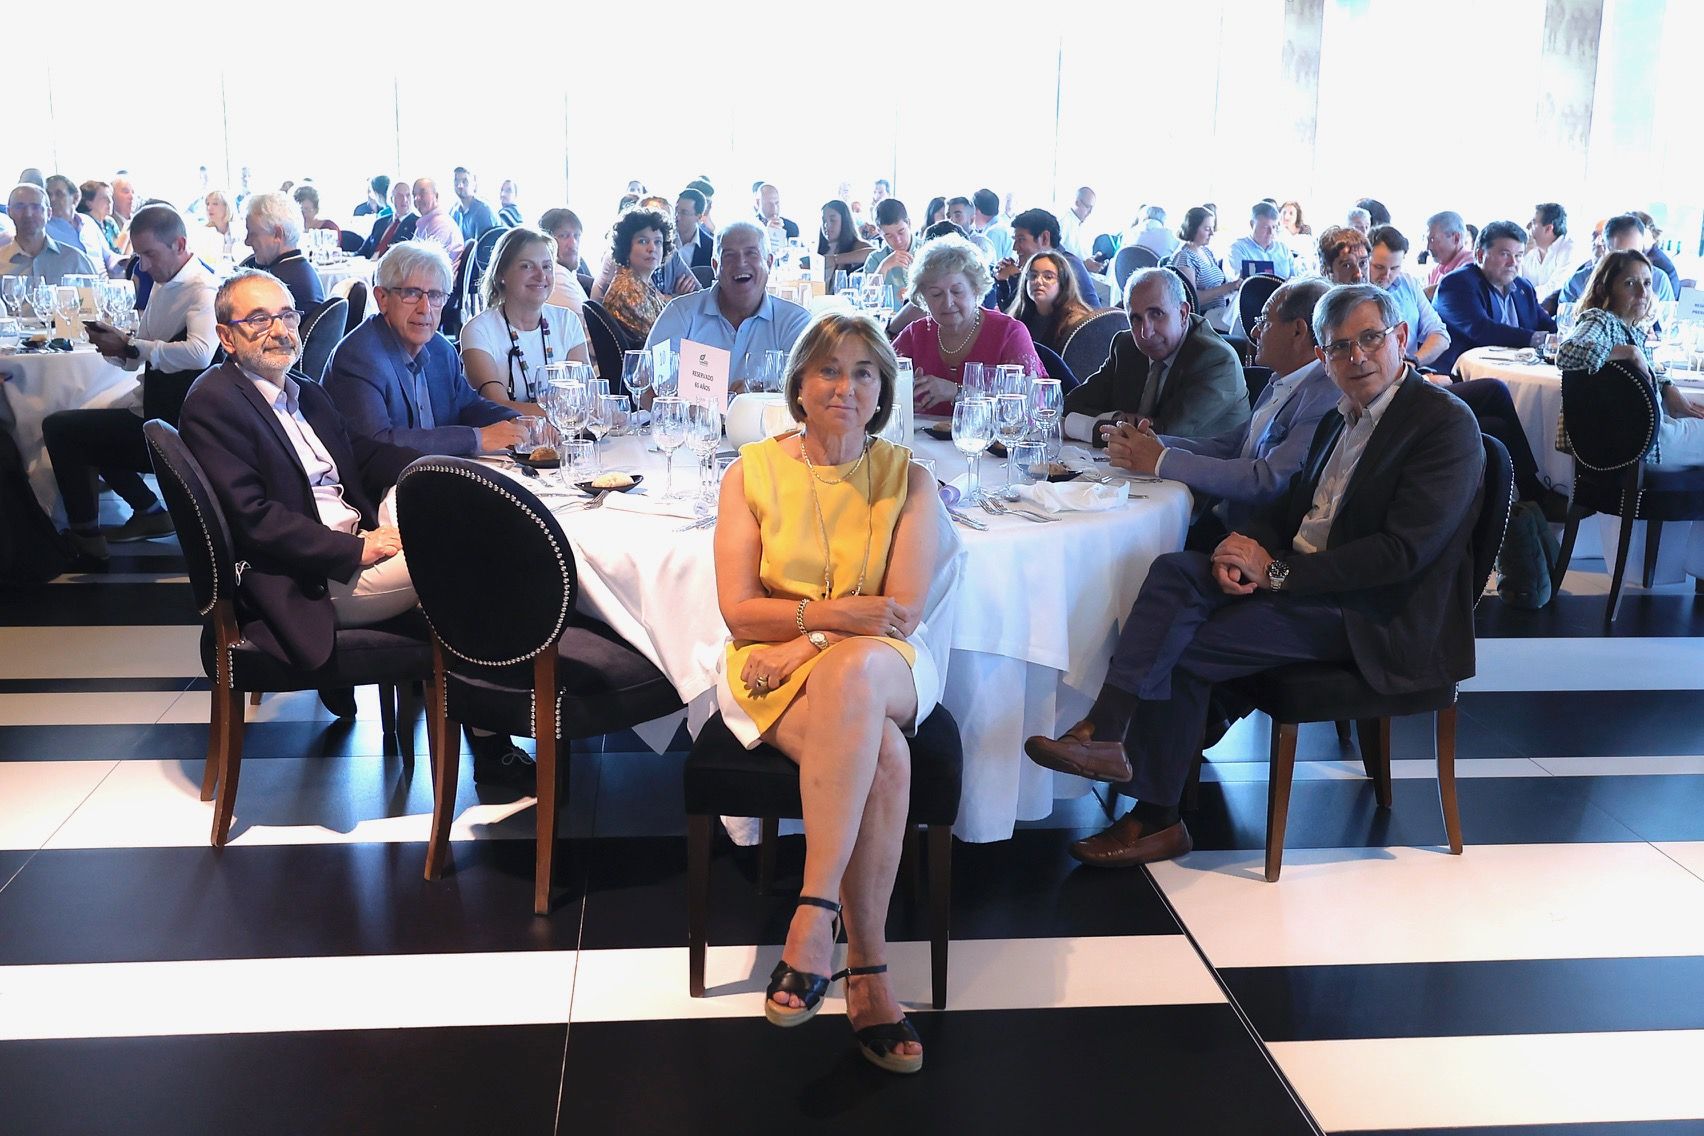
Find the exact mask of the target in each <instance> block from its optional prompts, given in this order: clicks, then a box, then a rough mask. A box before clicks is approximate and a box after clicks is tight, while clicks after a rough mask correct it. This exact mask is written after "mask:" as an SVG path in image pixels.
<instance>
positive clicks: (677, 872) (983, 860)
mask: <svg viewBox="0 0 1704 1136" xmlns="http://www.w3.org/2000/svg"><path fill="white" fill-rule="evenodd" d="M1078 835H1080V833H1078V832H1073V831H1071V830H1067V829H1026V830H1023V831H1020V832H1018V833H1017V834H1016V835H1014V836H1013V837H1012V839H1011V840H1006V841H1001V842H999V843H995V844H965V843H962V842H958V841H955V842H954V844H953V863H952V874H953V881H952V891H953V908H952V937H953V938H955V939H991V938H1053V937H1065V936H1076V935H1173V934H1178V933H1179V928H1178V925H1177V922H1176V920H1174V919H1173V918H1172V916H1171V913H1170V912H1169V911H1168V910H1167V908H1166V906H1165V903H1164V901H1163V900H1162V899H1161V898H1160V896H1159V893H1158V892H1157V891H1156V890H1155V889H1154V886H1153V884H1152V883H1151V881H1149V879H1148V877H1147V875H1146V874H1145V873H1142V872H1100V871H1093V870H1088V869H1079V866H1078V865H1077V863H1076V862H1075V861H1073V860H1071V859H1070V858H1069V857H1068V856H1066V855H1065V846H1066V845H1067V844H1069V843H1070V842H1071V841H1072V840H1073V839H1075V838H1076V837H1077V836H1078ZM585 857H586V862H587V864H588V870H589V876H588V878H587V882H586V922H585V931H584V935H583V938H582V940H581V945H582V947H583V948H584V949H586V950H598V949H612V948H634V947H678V946H684V945H685V943H686V842H685V840H684V839H670V838H662V839H655V840H594V841H590V842H588V845H587V850H586V853H585ZM803 862H804V840H803V838H802V837H798V836H785V837H782V838H781V841H780V847H779V848H778V850H777V856H776V871H775V889H774V891H773V892H772V893H771V894H769V895H759V894H758V892H757V887H756V883H757V850H756V849H755V848H735V847H734V846H733V844H732V843H731V842H730V841H728V840H726V839H723V838H721V837H718V838H717V841H716V845H715V852H714V854H713V857H712V860H711V875H710V926H709V937H710V942H711V943H770V944H773V943H780V942H782V941H783V940H785V939H786V937H787V924H788V921H789V920H791V919H792V916H793V906H794V904H795V902H796V901H797V897H798V893H799V878H800V875H801V871H802V868H803ZM911 879H912V876H911V875H910V873H909V871H908V870H907V869H905V868H903V867H902V869H901V872H900V876H899V879H898V881H897V882H896V885H895V888H894V901H893V907H892V909H891V912H890V914H889V918H888V938H890V939H892V940H895V941H905V940H918V939H925V938H927V937H928V935H929V924H928V909H927V906H926V892H925V893H924V902H923V903H919V902H918V900H917V898H916V896H915V895H914V892H913V890H912V887H911Z"/></svg>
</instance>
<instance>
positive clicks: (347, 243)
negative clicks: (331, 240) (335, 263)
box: [337, 229, 367, 252]
mask: <svg viewBox="0 0 1704 1136" xmlns="http://www.w3.org/2000/svg"><path fill="white" fill-rule="evenodd" d="M366 243H367V238H366V237H363V236H362V235H361V234H360V233H357V232H356V231H355V230H354V229H342V230H340V231H339V232H338V234H337V247H338V248H340V249H342V250H343V251H344V252H360V251H361V246H362V245H363V244H366Z"/></svg>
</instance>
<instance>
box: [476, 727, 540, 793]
mask: <svg viewBox="0 0 1704 1136" xmlns="http://www.w3.org/2000/svg"><path fill="white" fill-rule="evenodd" d="M467 740H468V747H469V748H470V749H472V750H473V782H474V784H476V785H507V786H511V787H513V788H517V789H524V790H526V791H527V792H528V793H532V792H536V791H537V788H538V767H537V765H535V764H534V762H533V756H532V754H530V753H528V752H527V751H526V750H524V749H522V748H521V747H520V746H518V745H516V744H515V743H514V742H513V741H512V740H510V738H509V736H508V735H507V734H490V735H487V736H485V737H481V736H480V735H478V734H474V733H470V734H469V735H468V739H467Z"/></svg>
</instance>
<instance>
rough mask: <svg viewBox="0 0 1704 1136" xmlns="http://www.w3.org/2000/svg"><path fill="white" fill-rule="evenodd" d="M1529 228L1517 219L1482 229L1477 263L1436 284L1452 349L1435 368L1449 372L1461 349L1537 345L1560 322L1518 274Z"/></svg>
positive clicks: (1476, 247) (1437, 304) (1435, 302)
mask: <svg viewBox="0 0 1704 1136" xmlns="http://www.w3.org/2000/svg"><path fill="white" fill-rule="evenodd" d="M1525 250H1526V230H1525V229H1523V228H1521V227H1520V226H1519V225H1517V224H1515V223H1514V222H1513V221H1493V222H1491V223H1490V224H1489V225H1486V226H1485V227H1484V228H1483V229H1481V230H1479V240H1478V241H1477V242H1475V244H1474V246H1473V263H1472V264H1466V265H1463V266H1462V267H1461V268H1458V269H1457V270H1456V271H1454V272H1451V273H1449V274H1448V275H1446V276H1444V277H1443V278H1442V279H1440V280H1439V281H1438V294H1437V297H1436V298H1435V299H1434V300H1433V305H1434V306H1435V307H1436V308H1437V309H1438V315H1440V316H1442V317H1443V320H1444V326H1445V327H1447V328H1449V331H1450V345H1449V347H1448V348H1446V349H1445V351H1444V353H1443V354H1442V355H1440V356H1438V359H1437V362H1436V363H1434V364H1433V366H1435V367H1437V369H1438V370H1440V371H1448V370H1450V369H1451V368H1452V367H1454V366H1455V361H1456V359H1457V357H1458V356H1460V355H1461V353H1462V352H1463V351H1468V350H1471V349H1472V348H1475V347H1487V346H1495V347H1535V346H1537V345H1538V344H1539V343H1540V342H1542V341H1543V337H1544V334H1545V333H1546V332H1551V331H1555V330H1556V321H1555V320H1553V319H1551V318H1550V317H1549V316H1547V315H1545V314H1544V309H1543V308H1541V307H1539V306H1538V296H1537V294H1536V293H1534V291H1533V288H1532V285H1531V284H1529V283H1527V282H1526V280H1525V279H1523V278H1522V277H1521V275H1520V271H1521V254H1522V253H1523V252H1524V251H1525Z"/></svg>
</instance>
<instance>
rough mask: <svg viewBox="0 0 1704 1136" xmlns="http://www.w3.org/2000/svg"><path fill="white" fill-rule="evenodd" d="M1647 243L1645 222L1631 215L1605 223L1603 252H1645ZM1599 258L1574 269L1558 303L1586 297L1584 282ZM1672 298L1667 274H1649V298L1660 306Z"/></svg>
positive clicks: (1569, 302)
mask: <svg viewBox="0 0 1704 1136" xmlns="http://www.w3.org/2000/svg"><path fill="white" fill-rule="evenodd" d="M1649 243H1650V242H1649V241H1647V240H1646V239H1645V223H1644V222H1643V221H1641V220H1639V218H1637V217H1635V216H1633V214H1631V213H1622V214H1620V215H1619V216H1615V217H1611V218H1610V219H1609V220H1608V221H1605V222H1604V226H1603V247H1604V250H1605V251H1606V252H1625V251H1626V250H1627V249H1637V250H1638V251H1640V252H1644V251H1645V247H1646V245H1648V244H1649ZM1598 259H1599V258H1598V257H1595V256H1594V257H1593V258H1592V259H1591V260H1588V261H1586V263H1584V264H1582V265H1580V267H1579V268H1577V269H1575V271H1574V274H1573V275H1572V276H1571V277H1569V278H1568V282H1567V283H1566V284H1564V285H1563V286H1562V293H1561V299H1560V302H1561V303H1564V304H1573V303H1577V302H1578V301H1579V299H1580V297H1582V296H1584V295H1585V294H1586V282H1587V281H1589V280H1590V279H1591V278H1592V269H1594V268H1596V267H1597V262H1598ZM1674 298H1675V294H1674V286H1673V285H1672V284H1670V283H1669V278H1668V273H1666V272H1653V273H1651V299H1653V300H1655V301H1656V302H1658V303H1663V302H1665V301H1668V300H1672V299H1674Z"/></svg>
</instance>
